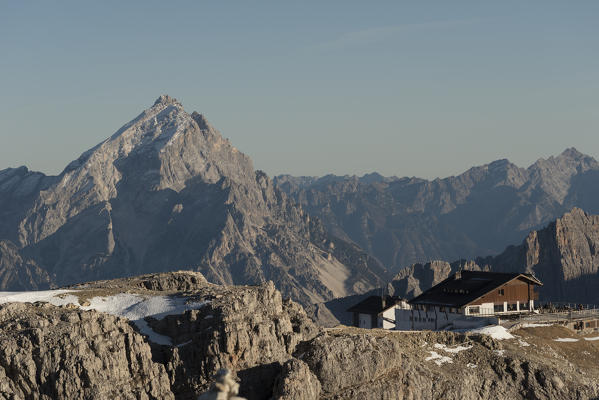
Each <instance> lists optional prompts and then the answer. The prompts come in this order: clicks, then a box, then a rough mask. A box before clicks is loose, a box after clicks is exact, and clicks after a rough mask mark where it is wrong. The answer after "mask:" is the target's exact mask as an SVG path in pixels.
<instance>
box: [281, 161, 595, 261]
mask: <svg viewBox="0 0 599 400" xmlns="http://www.w3.org/2000/svg"><path fill="white" fill-rule="evenodd" d="M275 183H276V185H277V186H278V187H280V188H281V189H282V190H284V191H285V192H287V193H288V194H290V195H291V196H292V197H293V198H294V199H295V200H296V201H297V202H298V203H300V204H301V205H302V206H303V208H304V209H305V210H306V211H307V212H308V213H310V215H314V216H317V217H319V218H320V219H321V220H322V221H323V222H324V224H325V225H326V227H327V228H328V229H329V231H331V232H332V233H333V234H335V235H337V236H339V237H343V238H345V239H346V240H351V241H353V242H355V243H356V244H358V245H359V246H360V247H362V248H363V249H365V250H366V251H367V252H368V253H369V254H370V255H372V256H373V257H376V258H377V259H378V260H380V261H381V262H382V263H383V265H385V266H387V268H389V269H390V270H392V271H396V272H397V271H399V270H400V269H401V268H403V267H404V266H407V265H411V264H413V263H418V262H420V263H422V262H427V261H429V260H434V259H446V260H447V259H449V260H454V259H458V258H474V257H476V256H479V255H481V254H498V253H499V252H500V251H502V250H503V249H504V248H505V247H506V246H507V245H509V244H511V243H517V242H519V241H520V240H522V238H524V237H525V236H526V235H527V234H528V232H529V231H530V230H532V229H538V228H540V227H542V226H544V225H545V224H547V223H548V222H550V221H552V220H555V219H556V218H558V217H559V216H561V215H562V214H563V213H565V212H567V211H568V210H570V209H572V208H573V207H575V206H578V207H582V208H584V209H585V211H587V212H591V213H599V201H597V198H598V197H597V195H599V189H598V188H599V163H598V162H597V161H596V160H595V159H593V158H592V157H589V156H586V155H584V154H581V153H579V152H578V151H577V150H575V149H568V150H566V151H564V152H563V153H562V154H560V155H559V156H557V157H550V158H549V159H547V160H545V159H540V160H538V161H537V162H535V163H534V164H533V165H531V166H530V167H528V168H526V169H524V168H519V167H517V166H516V165H514V164H512V163H510V162H509V161H507V160H499V161H495V162H492V163H490V164H487V165H483V166H480V167H474V168H471V169H469V170H468V171H466V172H464V173H463V174H461V175H459V176H452V177H449V178H445V179H435V180H433V181H428V180H423V179H417V178H401V179H399V178H395V177H392V178H385V177H382V176H380V175H378V174H370V175H365V176H363V177H361V178H358V177H355V176H354V177H350V176H344V177H338V176H331V175H329V176H325V177H322V178H311V177H300V178H296V177H291V176H279V177H277V178H275Z"/></svg>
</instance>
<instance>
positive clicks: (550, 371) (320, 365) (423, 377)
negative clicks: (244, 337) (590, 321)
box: [290, 328, 599, 400]
mask: <svg viewBox="0 0 599 400" xmlns="http://www.w3.org/2000/svg"><path fill="white" fill-rule="evenodd" d="M562 329H564V330H565V328H562ZM562 334H566V333H564V332H562ZM527 340H528V339H527ZM534 340H536V342H532V343H533V344H532V345H531V344H530V343H528V342H524V341H523V340H521V339H520V341H518V340H511V341H503V342H499V341H496V340H494V339H491V338H489V337H487V336H479V335H463V334H455V333H443V332H428V333H426V332H419V333H411V334H405V333H400V332H389V331H386V332H385V331H366V330H359V329H345V330H338V331H329V332H326V333H323V334H321V335H319V336H318V337H316V338H315V339H313V340H312V341H310V342H308V343H305V344H303V345H302V346H300V348H298V351H297V353H296V355H297V357H298V358H300V359H301V360H303V361H304V362H305V363H306V364H307V365H308V366H309V368H310V371H311V372H312V373H313V374H314V376H316V378H317V379H318V380H319V382H320V384H321V388H322V389H321V394H320V399H358V398H359V399H381V398H384V399H400V398H401V399H472V400H474V399H496V398H514V399H564V400H565V399H572V398H579V399H592V398H596V396H598V395H599V384H597V378H596V377H597V376H599V375H598V373H599V370H598V369H597V368H596V367H594V368H590V369H586V368H585V370H584V371H585V373H584V375H582V374H581V373H580V370H579V368H584V367H583V365H585V361H584V360H582V359H578V358H576V357H579V356H581V355H582V356H583V357H584V352H585V351H586V352H588V353H589V354H596V353H597V349H596V348H595V347H594V346H593V345H588V344H587V343H583V345H581V346H580V348H577V349H576V350H574V351H573V350H572V349H570V350H569V351H570V356H569V357H564V356H563V354H564V351H568V350H567V349H563V348H561V347H560V345H558V344H555V343H553V344H551V343H550V341H549V342H543V341H542V340H539V338H538V337H536V338H535V339H534ZM522 343H524V345H525V346H524V345H522ZM537 346H545V349H546V350H547V351H546V352H545V351H544V352H542V354H540V352H539V351H538V350H536V349H535V348H536V347H537ZM591 352H592V353H591ZM574 354H575V355H576V356H573V355H574ZM290 386H291V387H292V388H297V387H298V386H299V385H298V384H297V382H295V381H294V382H293V383H291V382H290Z"/></svg>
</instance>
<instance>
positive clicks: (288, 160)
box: [0, 0, 599, 178]
mask: <svg viewBox="0 0 599 400" xmlns="http://www.w3.org/2000/svg"><path fill="white" fill-rule="evenodd" d="M598 20H599V2H597V1H584V0H582V1H577V2H567V1H560V2H555V1H549V0H543V1H540V0H539V1H509V0H507V1H500V2H499V1H496V2H481V1H446V0H444V1H423V2H413V1H410V2H408V1H405V2H403V1H392V2H364V1H355V2H354V1H318V2H310V1H302V2H283V1H262V2H247V1H246V2H234V1H218V2H217V1H214V2H203V1H189V2H185V1H172V2H165V1H127V2H122V1H102V2H92V1H72V2H70V1H60V2H58V1H43V2H42V1H40V2H35V1H31V2H29V1H28V2H21V1H13V2H9V1H1V2H0V169H3V168H7V167H16V166H20V165H26V166H28V167H29V168H30V169H33V170H39V171H42V172H45V173H47V174H57V173H60V171H61V170H62V169H63V168H64V167H65V166H66V165H67V164H68V163H69V161H71V160H73V159H75V158H77V157H78V156H79V155H80V154H81V153H82V152H84V151H85V150H87V149H88V148H91V147H93V146H94V145H95V144H97V143H99V142H101V141H102V140H104V139H105V138H107V137H109V136H110V135H111V134H112V133H114V132H115V131H117V130H118V128H119V127H121V126H122V125H124V124H125V123H126V122H128V121H129V120H131V119H133V118H134V117H135V116H137V115H138V114H139V113H140V112H141V111H142V110H144V109H146V108H148V107H150V106H151V105H152V104H153V102H154V100H155V99H156V98H157V97H158V96H159V95H161V94H163V93H166V94H169V95H171V96H173V97H175V98H177V99H178V100H179V101H181V103H183V105H184V107H185V109H186V110H187V111H189V112H191V111H194V110H195V111H198V112H200V113H202V114H204V115H205V116H206V117H207V118H208V120H209V121H210V122H211V123H212V124H213V125H214V126H215V127H216V128H217V129H218V130H219V131H220V132H221V133H222V134H223V136H225V137H227V138H229V139H230V140H231V142H232V143H233V145H234V146H235V147H237V148H238V149H239V150H241V151H243V152H244V153H246V154H248V155H249V156H250V157H251V158H252V159H253V161H254V166H255V167H256V168H258V169H262V170H264V171H266V172H267V173H268V174H269V175H271V176H273V175H278V174H292V175H325V174H329V173H333V174H338V175H344V174H350V175H351V174H357V175H363V174H364V173H369V172H373V171H378V172H379V173H381V174H383V175H388V176H391V175H396V176H418V177H424V178H435V177H446V176H450V175H455V174H459V173H461V172H463V171H464V170H466V169H468V168H469V167H471V166H473V165H480V164H485V163H488V162H490V161H493V160H496V159H501V158H508V159H509V160H511V161H512V162H514V163H516V164H518V165H520V166H528V165H529V164H531V163H532V162H534V161H535V160H536V159H538V158H540V157H544V158H547V157H549V156H551V155H557V154H559V153H561V152H562V151H563V150H564V149H566V148H568V147H576V148H577V149H578V150H579V151H581V152H583V153H586V154H589V155H591V156H594V157H596V158H599V134H598V132H597V127H598V126H599V23H597V21H598Z"/></svg>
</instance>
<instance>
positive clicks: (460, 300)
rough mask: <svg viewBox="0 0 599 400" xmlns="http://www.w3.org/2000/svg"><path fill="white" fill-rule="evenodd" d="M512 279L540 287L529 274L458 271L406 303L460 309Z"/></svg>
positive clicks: (535, 279) (537, 281) (536, 280)
mask: <svg viewBox="0 0 599 400" xmlns="http://www.w3.org/2000/svg"><path fill="white" fill-rule="evenodd" d="M514 279H521V280H524V281H527V282H530V283H532V284H534V285H542V283H541V282H540V281H539V280H538V279H537V278H535V277H534V276H532V275H530V274H521V273H517V272H514V273H503V272H485V271H460V272H457V273H455V274H453V275H451V276H450V277H449V278H447V279H445V280H444V281H442V282H441V283H439V284H437V285H436V286H433V287H432V288H430V289H428V290H427V291H425V292H424V293H422V294H421V295H419V296H416V297H414V298H413V299H412V300H410V301H409V302H408V303H410V304H425V305H438V306H446V307H462V306H464V305H466V304H469V303H471V302H473V301H474V300H476V299H478V298H479V297H482V296H484V295H485V294H487V293H489V292H490V291H492V290H494V289H496V288H498V287H499V286H501V285H503V284H505V283H508V282H510V281H512V280H514Z"/></svg>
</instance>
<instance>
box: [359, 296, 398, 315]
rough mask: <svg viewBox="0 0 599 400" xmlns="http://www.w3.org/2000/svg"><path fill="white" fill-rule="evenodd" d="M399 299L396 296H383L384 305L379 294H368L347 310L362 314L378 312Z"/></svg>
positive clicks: (391, 305)
mask: <svg viewBox="0 0 599 400" xmlns="http://www.w3.org/2000/svg"><path fill="white" fill-rule="evenodd" d="M400 301H401V299H400V298H398V297H393V296H385V307H383V301H382V299H381V296H370V297H367V298H366V299H364V300H362V301H361V302H359V303H358V304H356V305H354V306H352V307H350V308H348V309H347V311H349V312H359V313H364V314H378V313H380V312H381V311H384V310H386V309H388V308H390V307H393V306H394V305H395V304H397V303H399V302H400Z"/></svg>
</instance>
